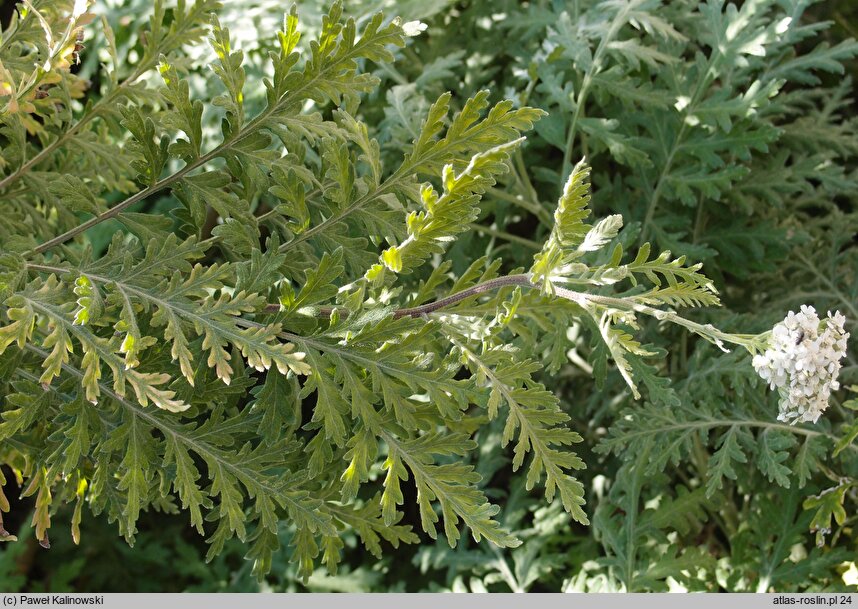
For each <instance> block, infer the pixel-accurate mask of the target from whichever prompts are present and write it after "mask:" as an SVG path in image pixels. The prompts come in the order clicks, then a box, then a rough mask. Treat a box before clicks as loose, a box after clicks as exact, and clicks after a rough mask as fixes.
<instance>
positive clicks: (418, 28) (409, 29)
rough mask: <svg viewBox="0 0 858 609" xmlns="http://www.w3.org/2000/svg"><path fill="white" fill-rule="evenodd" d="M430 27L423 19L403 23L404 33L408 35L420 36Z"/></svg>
mask: <svg viewBox="0 0 858 609" xmlns="http://www.w3.org/2000/svg"><path fill="white" fill-rule="evenodd" d="M427 27H429V26H428V25H426V24H425V23H423V22H422V21H406V22H405V23H403V24H402V33H403V34H405V35H406V36H419V35H420V34H422V33H423V32H425V31H426V28H427Z"/></svg>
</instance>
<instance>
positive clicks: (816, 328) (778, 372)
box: [752, 305, 849, 423]
mask: <svg viewBox="0 0 858 609" xmlns="http://www.w3.org/2000/svg"><path fill="white" fill-rule="evenodd" d="M845 323H846V318H845V317H843V315H841V314H840V311H837V312H835V313H834V315H832V314H831V312H830V311H829V313H828V317H827V318H825V319H824V320H822V321H820V319H819V316H818V315H817V314H816V310H815V309H814V308H813V307H810V306H807V305H802V306H801V310H800V311H799V312H798V313H793V312H792V311H790V312H789V313H788V314H787V316H786V317H785V318H784V320H783V321H782V322H780V323H779V324H777V325H776V326H775V327H774V328H772V334H771V338H770V339H769V345H768V349H766V351H765V353H762V354H759V355H755V356H754V359H753V362H752V363H753V366H754V369H755V370H756V371H757V374H759V375H760V377H761V378H762V379H763V380H764V381H766V382H767V383H769V386H770V387H771V388H772V389H777V390H778V393H779V394H780V396H781V399H780V413H779V414H778V420H779V421H786V422H790V423H798V422H799V421H802V422H812V423H815V422H816V421H817V419H819V416H820V415H821V414H822V413H823V411H825V409H826V408H828V398H829V397H830V396H831V392H832V391H835V390H837V389H838V388H839V387H840V384H839V383H838V382H837V376H838V375H839V374H840V360H841V359H843V357H844V356H845V355H846V341H847V339H848V338H849V334H848V333H847V332H846V331H845V330H844V324H845Z"/></svg>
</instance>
